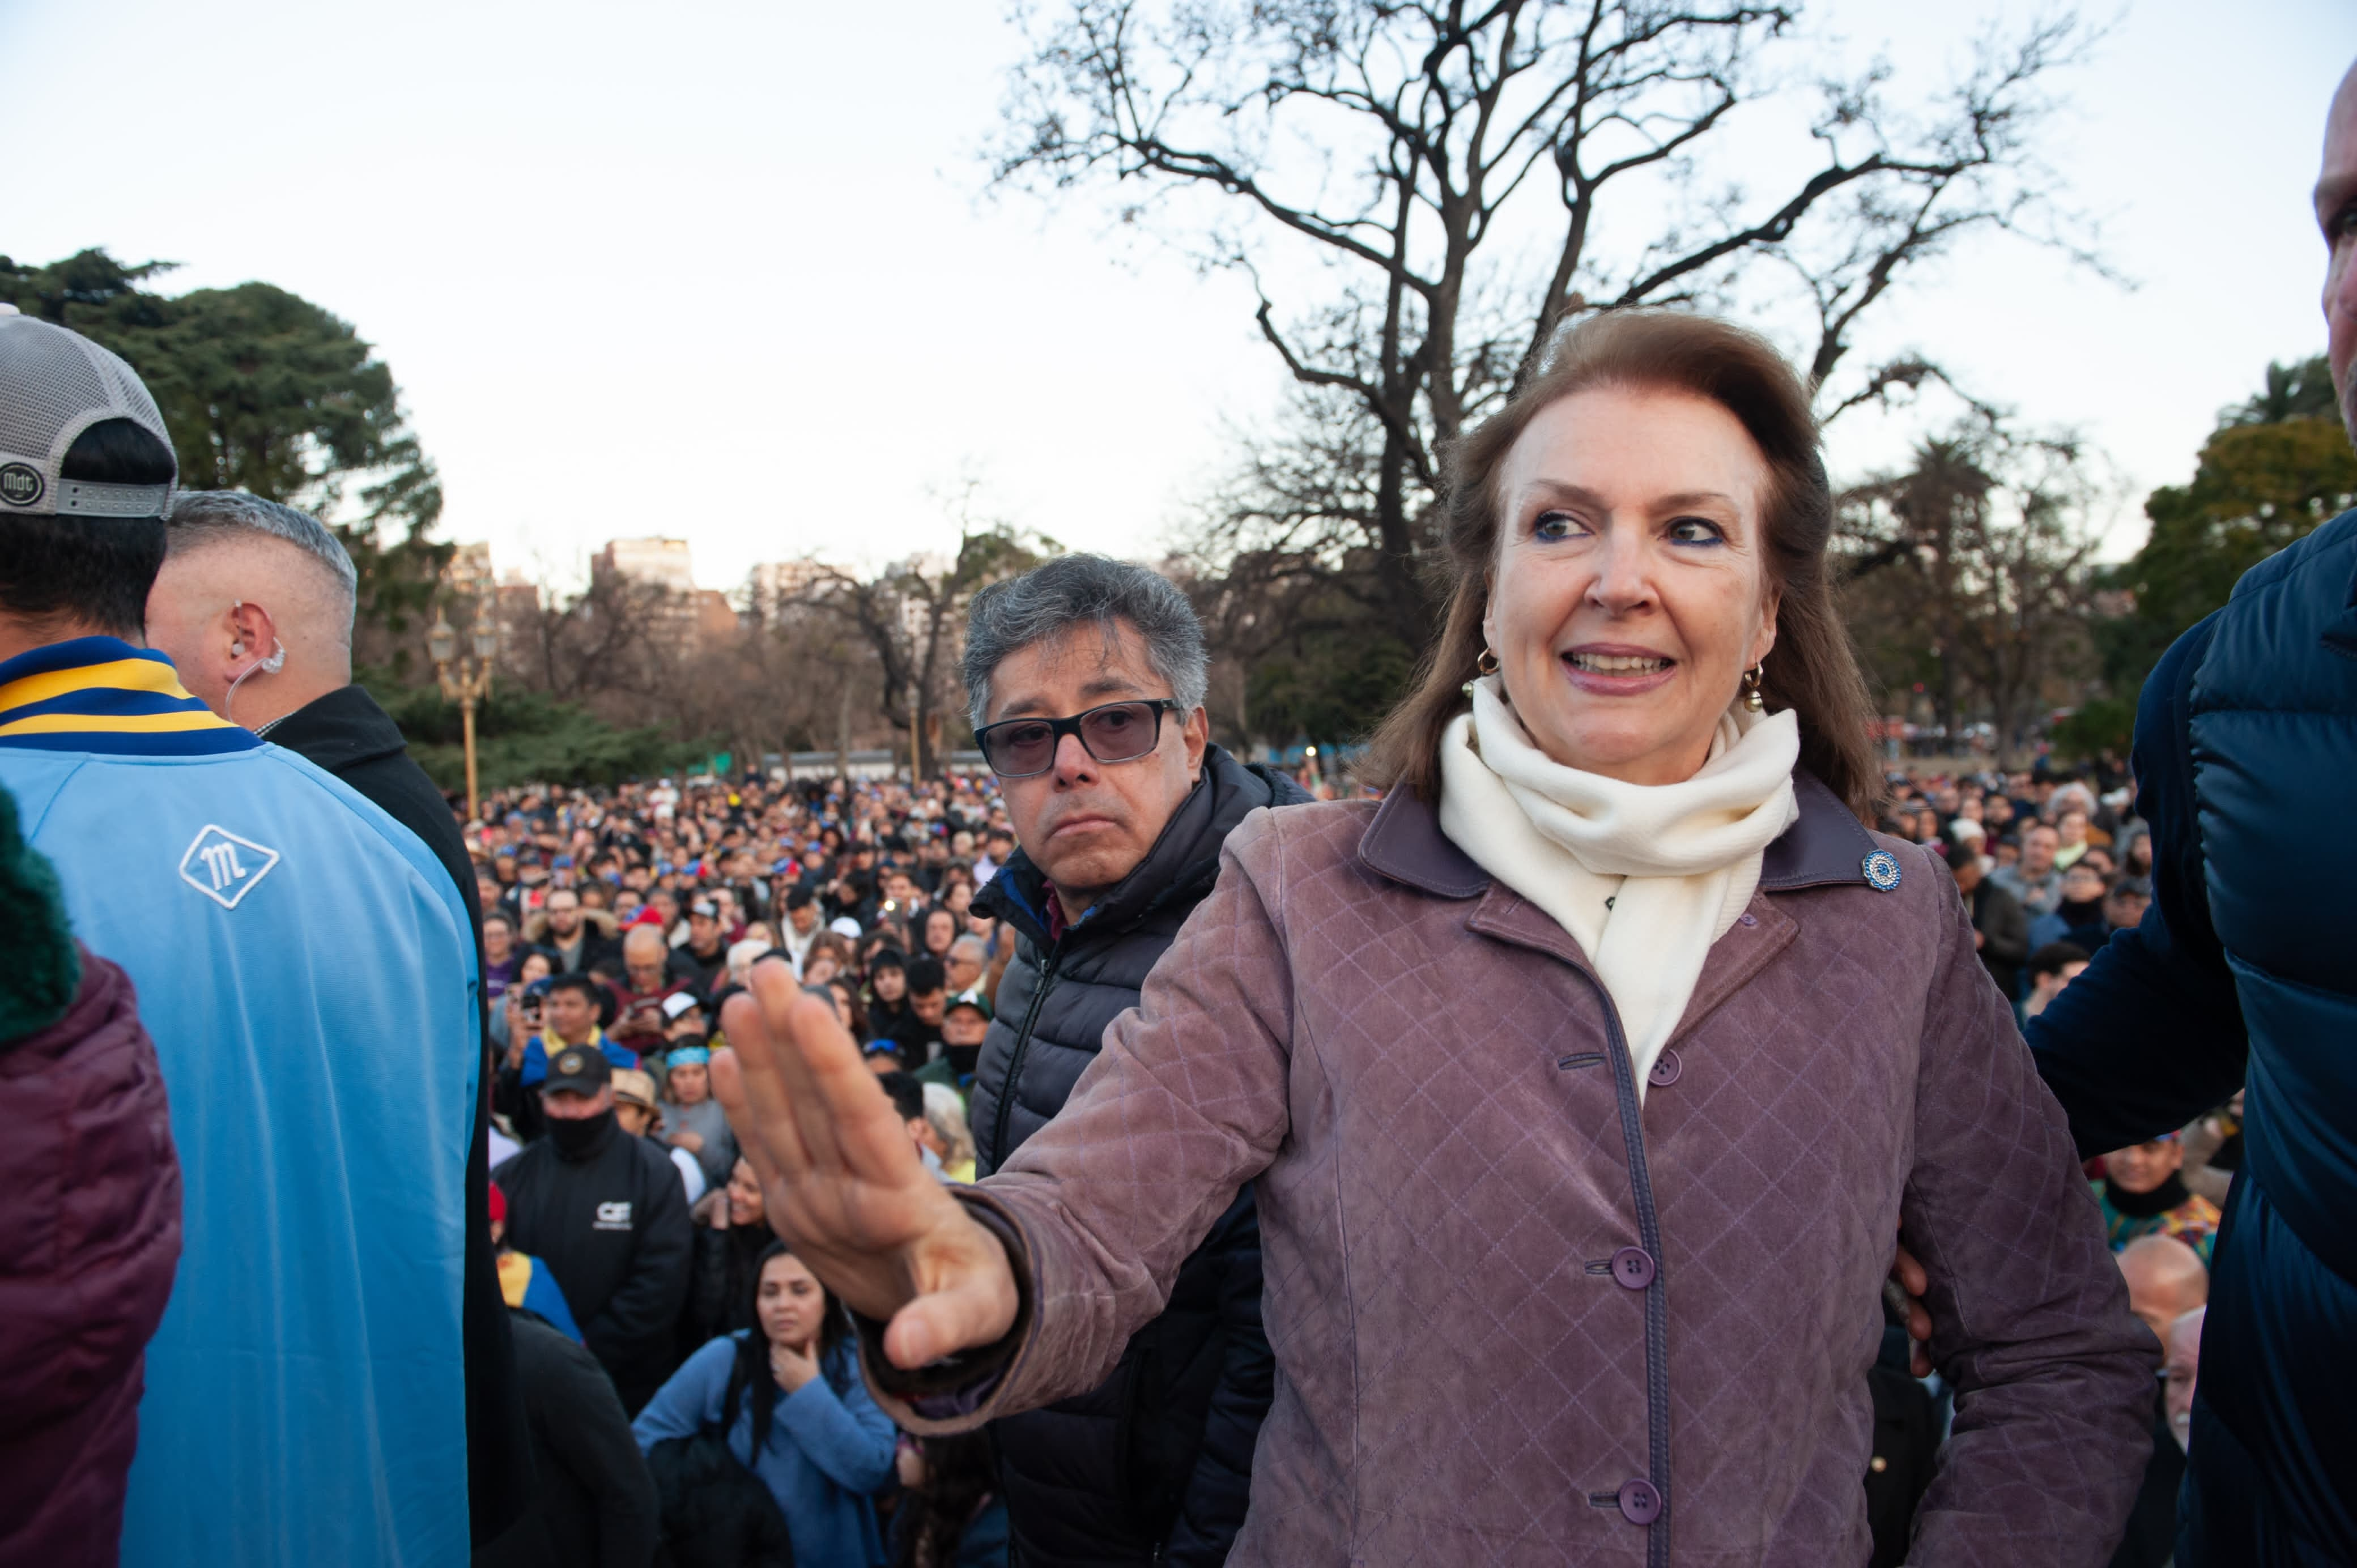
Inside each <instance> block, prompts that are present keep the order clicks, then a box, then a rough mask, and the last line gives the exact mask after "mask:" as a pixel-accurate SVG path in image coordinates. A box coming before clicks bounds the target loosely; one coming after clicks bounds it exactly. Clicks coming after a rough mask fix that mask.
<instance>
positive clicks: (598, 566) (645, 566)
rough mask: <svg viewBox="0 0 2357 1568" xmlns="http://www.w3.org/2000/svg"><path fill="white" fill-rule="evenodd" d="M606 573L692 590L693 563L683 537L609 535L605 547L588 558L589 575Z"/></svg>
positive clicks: (596, 579)
mask: <svg viewBox="0 0 2357 1568" xmlns="http://www.w3.org/2000/svg"><path fill="white" fill-rule="evenodd" d="M609 577H626V578H629V579H630V580H631V581H633V582H639V583H653V584H657V585H661V586H662V587H665V588H669V589H671V590H672V591H673V592H674V593H680V594H693V593H694V592H695V568H694V562H693V561H692V560H691V559H690V557H689V554H688V548H687V541H686V540H684V539H609V540H608V541H607V542H606V548H605V549H603V550H600V551H599V552H597V554H595V555H593V556H591V557H590V558H589V578H590V581H592V582H593V583H602V582H604V581H606V580H607V579H608V578H609Z"/></svg>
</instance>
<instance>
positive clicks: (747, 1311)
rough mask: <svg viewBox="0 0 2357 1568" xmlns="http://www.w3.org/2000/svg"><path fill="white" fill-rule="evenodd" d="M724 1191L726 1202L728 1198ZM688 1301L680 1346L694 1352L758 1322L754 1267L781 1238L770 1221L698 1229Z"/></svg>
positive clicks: (682, 1313)
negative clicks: (754, 1290) (754, 1316)
mask: <svg viewBox="0 0 2357 1568" xmlns="http://www.w3.org/2000/svg"><path fill="white" fill-rule="evenodd" d="M727 1201H728V1200H727V1197H726V1195H725V1194H724V1195H723V1196H722V1197H721V1202H723V1203H726V1202H727ZM694 1230H695V1241H694V1262H693V1263H692V1264H691V1266H690V1268H689V1272H688V1285H687V1305H685V1306H684V1307H683V1308H682V1309H681V1311H680V1315H679V1326H680V1332H679V1348H680V1352H681V1353H682V1355H683V1356H693V1355H694V1354H695V1352H696V1351H698V1350H701V1349H702V1348H704V1347H705V1345H707V1344H709V1343H710V1342H711V1341H712V1340H713V1339H715V1338H716V1337H719V1336H721V1335H723V1334H734V1333H736V1332H737V1330H738V1329H740V1328H750V1327H752V1326H753V1265H754V1264H755V1263H757V1262H759V1261H760V1257H761V1251H762V1250H763V1249H764V1248H766V1247H767V1246H769V1244H770V1241H771V1240H775V1238H774V1237H773V1236H772V1235H771V1234H770V1228H769V1227H768V1226H767V1225H750V1226H737V1225H729V1226H713V1225H698V1226H696V1227H695V1228H694Z"/></svg>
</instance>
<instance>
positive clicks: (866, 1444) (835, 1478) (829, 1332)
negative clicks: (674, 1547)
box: [631, 1241, 893, 1568]
mask: <svg viewBox="0 0 2357 1568" xmlns="http://www.w3.org/2000/svg"><path fill="white" fill-rule="evenodd" d="M748 1306H749V1310H750V1312H751V1315H752V1317H753V1320H754V1326H752V1327H750V1328H747V1329H741V1330H738V1331H737V1332H736V1333H734V1334H729V1335H724V1336H722V1337H719V1338H717V1339H715V1340H713V1341H712V1342H711V1343H710V1344H708V1345H706V1346H705V1347H704V1348H702V1349H700V1350H698V1351H697V1352H696V1353H695V1354H694V1355H693V1356H690V1357H689V1358H688V1359H687V1362H686V1364H685V1365H684V1366H683V1367H681V1368H680V1369H679V1370H678V1371H677V1372H675V1373H673V1375H672V1379H671V1380H670V1381H669V1382H667V1383H665V1384H663V1386H662V1389H660V1390H659V1391H657V1392H656V1394H655V1397H654V1398H653V1399H652V1400H651V1401H649V1402H648V1404H647V1407H646V1409H644V1410H643V1411H640V1412H639V1419H638V1420H637V1421H636V1422H634V1423H631V1431H632V1432H633V1433H634V1434H636V1435H637V1437H638V1440H639V1448H640V1451H641V1452H647V1451H650V1450H651V1449H652V1448H653V1447H654V1446H655V1444H659V1443H662V1442H665V1441H667V1440H669V1439H672V1438H675V1437H693V1436H694V1435H695V1434H697V1433H699V1432H702V1431H704V1430H705V1428H707V1427H716V1428H717V1429H719V1430H720V1431H721V1432H722V1433H723V1434H725V1436H726V1442H727V1444H728V1451H729V1453H731V1454H732V1455H736V1458H737V1463H738V1464H740V1465H742V1466H745V1467H746V1468H747V1469H748V1470H750V1471H751V1472H752V1473H753V1475H754V1477H756V1478H757V1479H759V1481H760V1483H761V1484H762V1485H763V1486H764V1487H767V1488H768V1489H769V1493H770V1497H771V1498H775V1499H776V1501H777V1504H778V1509H779V1511H780V1512H781V1513H783V1514H784V1515H785V1520H786V1528H787V1530H789V1531H790V1532H791V1535H792V1537H793V1543H794V1559H795V1561H796V1562H797V1563H808V1564H820V1563H824V1564H829V1565H833V1564H837V1563H841V1564H845V1565H846V1568H874V1565H876V1564H879V1563H883V1562H884V1542H883V1537H882V1535H881V1533H880V1532H879V1531H878V1530H877V1527H876V1509H875V1505H874V1504H873V1503H872V1502H871V1501H870V1499H871V1498H873V1497H874V1495H875V1494H876V1493H877V1492H878V1491H881V1490H882V1489H883V1488H884V1487H887V1486H888V1485H889V1484H890V1482H891V1480H892V1449H893V1429H892V1422H891V1420H890V1418H889V1417H888V1416H887V1415H885V1413H884V1412H882V1411H881V1410H878V1409H877V1406H876V1402H875V1401H874V1400H873V1399H871V1398H869V1397H868V1393H867V1389H866V1384H865V1383H863V1382H862V1381H861V1380H860V1376H859V1355H858V1351H857V1348H856V1346H855V1345H854V1344H853V1342H852V1338H851V1335H850V1326H849V1323H848V1320H847V1319H845V1316H844V1314H843V1308H842V1306H841V1305H839V1304H838V1303H837V1302H836V1301H835V1298H834V1294H832V1293H831V1292H829V1291H828V1290H827V1289H826V1288H825V1287H824V1286H823V1285H822V1284H820V1283H819V1282H818V1280H817V1279H816V1277H815V1276H813V1274H812V1273H811V1272H810V1270H808V1269H807V1268H805V1267H803V1266H802V1260H801V1259H799V1258H797V1257H795V1256H794V1254H793V1253H792V1252H791V1251H788V1250H787V1248H786V1244H785V1243H784V1242H782V1241H772V1242H770V1244H769V1245H768V1246H767V1247H766V1248H764V1249H763V1250H762V1251H761V1254H760V1257H759V1262H758V1263H757V1264H756V1267H755V1269H754V1276H753V1283H752V1294H751V1299H750V1301H749V1303H748Z"/></svg>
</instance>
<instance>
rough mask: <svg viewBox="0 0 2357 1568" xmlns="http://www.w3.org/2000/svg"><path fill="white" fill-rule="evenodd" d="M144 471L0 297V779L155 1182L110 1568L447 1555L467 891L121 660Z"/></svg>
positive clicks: (469, 1031)
mask: <svg viewBox="0 0 2357 1568" xmlns="http://www.w3.org/2000/svg"><path fill="white" fill-rule="evenodd" d="M176 477H177V476H176V468H175V464H174V460H173V456H172V447H171V442H170V437H169V435H167V432H166V429H165V426H164V422H163V419H162V417H161V416H160V414H159V413H157V411H156V404H155V401H154V400H153V399H152V398H151V397H149V396H148V393H147V390H146V388H145V386H143V385H142V384H141V383H140V381H139V378H138V376H137V375H136V374H135V373H134V372H133V371H132V369H131V367H130V366H128V365H126V364H124V362H123V360H120V359H118V358H116V357H115V356H114V355H113V354H111V353H109V352H107V351H106V350H105V349H101V348H99V347H98V346H97V345H96V344H94V343H91V342H90V341H89V340H88V339H86V338H81V337H80V336H79V335H77V334H75V333H73V332H70V331H68V330H66V329H65V328H61V327H57V326H53V325H51V324H49V323H48V322H45V321H39V320H35V319H32V318H29V317H23V316H20V315H17V314H16V313H15V312H14V311H13V310H0V785H5V787H6V788H7V789H9V790H11V791H12V792H13V793H14V794H15V795H16V799H17V801H18V803H19V805H20V807H21V809H22V811H23V816H24V821H25V822H26V824H27V829H28V832H29V835H30V839H31V842H32V843H33V845H34V846H35V847H36V848H38V850H40V851H41V852H42V853H43V854H47V855H48V857H49V858H50V860H51V861H52V862H53V863H54V864H55V865H56V867H57V870H58V874H59V881H60V883H61V884H62V885H63V888H64V892H65V899H66V908H67V913H68V916H69V918H70V920H71V921H72V924H73V928H74V930H75V932H76V934H77V935H79V936H80V937H81V940H83V942H84V943H86V944H87V945H88V946H89V947H90V948H91V950H93V951H96V952H99V953H101V954H103V955H105V956H107V957H110V958H113V960H114V961H116V962H118V963H119V964H121V965H122V966H123V968H124V970H125V971H126V972H129V974H130V975H131V977H132V979H133V981H134V982H135V984H136V985H137V988H138V993H139V998H140V1008H141V1012H142V1014H143V1015H145V1019H146V1022H147V1025H148V1027H149V1030H150V1032H151V1033H152V1034H153V1036H154V1037H155V1042H156V1057H157V1059H158V1061H159V1063H160V1064H161V1066H162V1069H163V1074H164V1080H165V1087H166V1090H167V1096H168V1099H169V1102H170V1117H171V1133H172V1138H173V1142H174V1143H175V1144H177V1145H178V1151H179V1155H180V1161H181V1165H182V1168H183V1170H184V1172H185V1175H186V1197H185V1213H184V1228H185V1230H184V1244H183V1251H182V1254H181V1261H180V1269H179V1274H178V1279H177V1280H176V1282H175V1283H174V1287H173V1292H172V1298H171V1302H170V1304H169V1305H168V1306H167V1308H166V1310H165V1314H164V1319H163V1323H162V1325H161V1326H160V1327H158V1329H157V1330H156V1337H155V1338H154V1340H153V1341H152V1342H151V1344H150V1346H149V1348H148V1356H147V1386H146V1392H145V1397H144V1398H143V1399H142V1401H141V1403H140V1407H139V1436H138V1447H137V1450H136V1452H135V1455H134V1457H133V1460H132V1468H131V1480H130V1488H129V1495H128V1498H127V1500H126V1504H125V1508H124V1528H123V1539H122V1560H123V1561H124V1562H125V1563H132V1564H136V1565H145V1564H151V1563H153V1564H162V1563H171V1564H175V1565H178V1564H197V1565H199V1568H211V1565H215V1564H218V1565H221V1568H229V1565H231V1564H238V1565H241V1568H242V1565H246V1564H287V1565H289V1568H293V1565H296V1564H309V1563H359V1564H371V1565H373V1564H382V1565H384V1568H393V1564H396V1563H398V1564H405V1565H415V1564H433V1565H448V1568H457V1565H458V1564H461V1563H465V1562H466V1561H467V1558H468V1510H467V1508H466V1504H465V1498H466V1490H465V1488H466V1484H467V1469H466V1417H465V1402H464V1396H463V1370H462V1369H463V1357H462V1352H461V1339H460V1328H459V1316H460V1315H459V1296H460V1282H461V1277H462V1273H463V1269H462V1256H463V1251H464V1240H465V1234H464V1214H465V1206H464V1201H463V1184H464V1179H465V1174H466V1166H467V1155H468V1143H469V1140H470V1135H471V1133H472V1132H473V1129H474V1124H475V1116H474V1112H475V1097H476V1093H477V1089H478V1080H479V1072H480V1044H479V1039H478V1030H479V1017H478V1014H477V1010H476V1002H475V996H474V990H475V986H476V966H475V957H474V945H473V942H472V940H471V936H470V933H469V932H468V929H467V914H466V907H465V905H464V904H463V903H462V902H461V901H460V899H459V897H458V893H457V889H456V888H455V887H453V886H451V883H450V879H449V878H448V876H447V875H445V874H444V872H443V870H442V867H441V866H440V865H438V864H437V863H436V861H435V859H434V857H433V856H432V854H429V853H428V852H427V851H426V849H425V845H423V844H422V843H419V842H418V840H417V838H416V837H415V835H414V834H413V833H411V832H408V831H407V830H405V829H404V828H403V827H401V826H400V825H399V824H398V823H396V822H393V819H392V818H390V817H388V816H386V815H385V814H384V813H383V812H382V811H380V810H378V809H377V808H376V807H375V806H373V805H371V804H370V803H369V802H368V801H367V800H364V799H362V798H361V796H360V795H358V794H356V793H354V792H353V791H352V790H350V789H348V788H346V787H345V786H344V785H342V784H340V783H339V782H337V781H336V780H335V779H332V778H331V777H329V776H328V774H326V773H324V772H321V771H320V770H319V769H318V768H315V767H313V766H312V765H311V764H309V763H307V762H306V761H304V760H303V759H301V758H300V757H296V756H295V755H294V754H293V753H291V752H288V751H285V750H283V749H281V748H279V747H277V746H270V745H268V744H266V743H264V742H263V741H261V740H258V739H256V738H255V737H254V736H253V734H251V733H250V732H248V731H246V730H243V729H241V728H238V727H237V726H235V725H231V724H229V723H227V722H226V721H224V720H223V719H221V718H220V717H219V716H217V715H216V714H212V713H211V712H210V711H208V710H207V708H206V706H205V704H204V703H202V702H200V701H199V700H198V699H197V698H196V697H195V696H193V695H191V694H190V693H188V690H187V689H186V688H185V687H183V686H182V685H181V684H180V682H179V681H178V679H177V678H176V677H175V675H174V672H173V669H172V665H171V663H170V661H169V660H167V659H166V658H165V657H164V656H163V655H162V654H159V653H156V652H154V651H152V650H148V649H146V648H144V647H142V646H141V642H142V640H143V639H144V636H145V624H144V623H145V609H146V601H147V594H148V589H149V588H150V586H151V585H153V583H154V581H155V578H156V569H157V567H158V565H159V564H161V562H162V561H163V558H164V542H165V540H164V536H165V522H164V519H165V518H166V517H167V516H168V515H169V513H170V510H171V501H172V495H173V486H174V480H175V478H176ZM276 656H277V655H276V654H275V653H274V650H272V649H270V648H257V647H250V648H247V649H246V650H243V652H242V653H241V654H240V655H239V658H240V659H241V660H245V661H248V662H249V663H251V664H254V665H259V664H261V663H264V661H266V660H270V659H273V658H275V657H276ZM242 672H243V671H241V673H242ZM356 912H359V913H360V914H361V916H362V918H366V919H367V920H368V921H369V923H370V928H369V930H368V931H367V933H366V940H364V941H362V942H361V943H358V944H354V943H352V942H351V941H350V933H351V922H352V919H353V918H354V915H355V913H356Z"/></svg>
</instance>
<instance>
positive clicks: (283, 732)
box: [270, 685, 407, 773]
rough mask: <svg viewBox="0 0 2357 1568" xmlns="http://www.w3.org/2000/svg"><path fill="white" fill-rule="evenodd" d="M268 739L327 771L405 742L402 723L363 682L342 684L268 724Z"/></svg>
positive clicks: (397, 749)
mask: <svg viewBox="0 0 2357 1568" xmlns="http://www.w3.org/2000/svg"><path fill="white" fill-rule="evenodd" d="M270 738H271V739H272V740H274V741H275V742H277V743H278V744H279V745H280V746H285V748H286V749H287V750H289V751H292V752H295V753H297V754H298V755H300V756H302V757H305V758H307V760H309V761H310V762H313V763H315V764H317V766H319V767H321V768H326V769H327V770H328V772H330V773H336V772H339V771H341V770H342V769H344V768H350V767H353V766H355V765H357V764H359V763H362V762H372V761H374V760H375V759H376V758H378V757H391V756H394V755H396V754H398V753H399V752H401V751H402V750H403V749H404V747H405V746H406V745H407V743H406V742H405V741H404V740H403V739H402V737H401V726H400V725H396V724H394V723H393V716H392V715H391V714H387V713H386V712H385V711H384V709H382V707H380V706H378V705H377V700H376V699H375V698H374V697H371V696H370V695H369V694H368V691H367V689H366V688H365V687H362V686H357V685H354V686H342V687H339V688H338V689H337V690H335V691H332V692H329V693H328V694H327V695H325V696H323V697H317V698H314V699H313V700H312V701H310V702H308V703H305V704H304V705H303V706H301V707H299V708H297V709H296V710H295V711H294V712H293V713H291V714H287V715H286V716H285V718H283V719H280V720H279V721H278V722H277V723H276V724H274V725H271V726H270Z"/></svg>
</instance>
